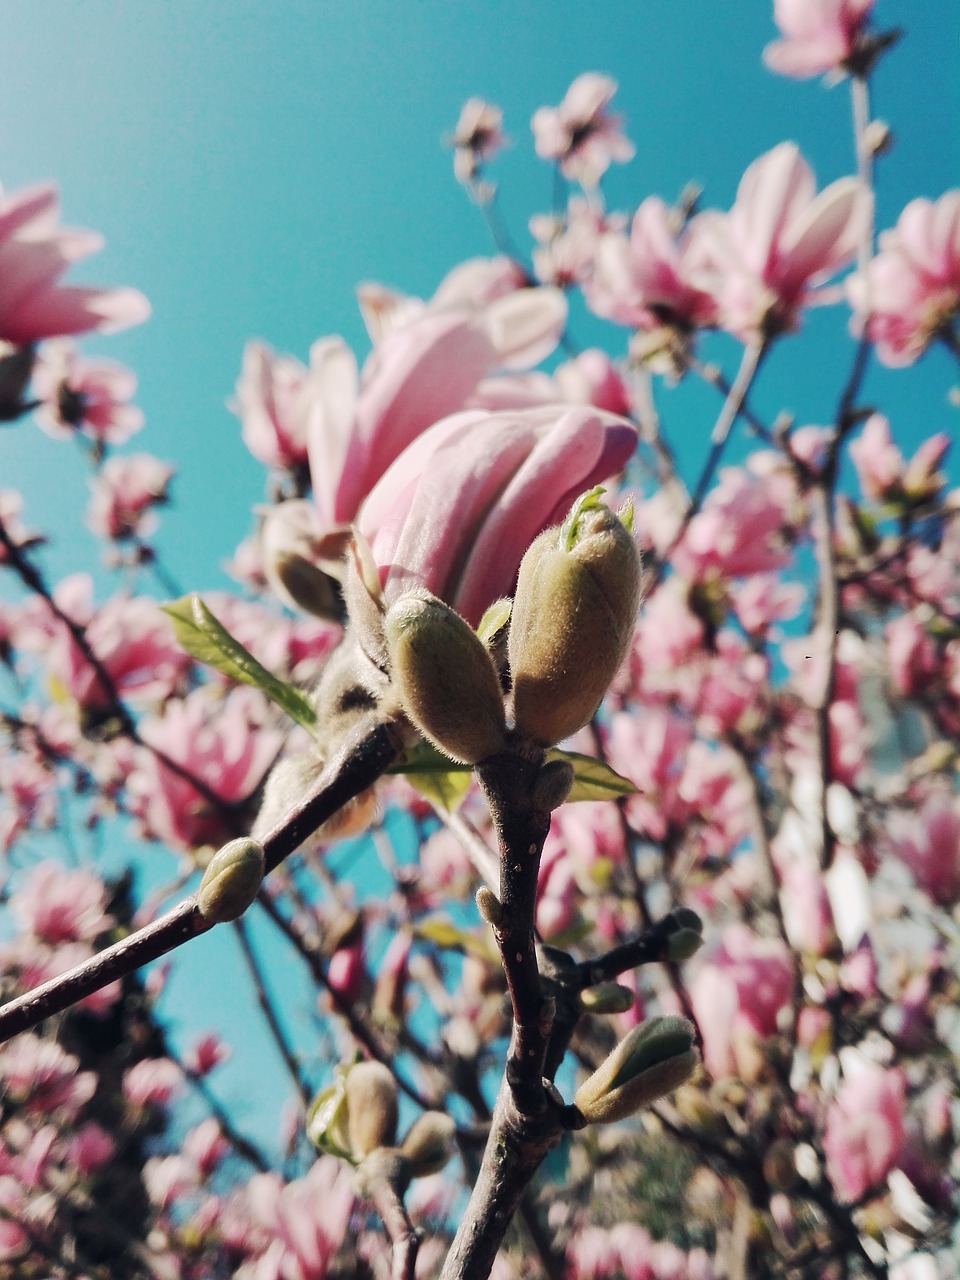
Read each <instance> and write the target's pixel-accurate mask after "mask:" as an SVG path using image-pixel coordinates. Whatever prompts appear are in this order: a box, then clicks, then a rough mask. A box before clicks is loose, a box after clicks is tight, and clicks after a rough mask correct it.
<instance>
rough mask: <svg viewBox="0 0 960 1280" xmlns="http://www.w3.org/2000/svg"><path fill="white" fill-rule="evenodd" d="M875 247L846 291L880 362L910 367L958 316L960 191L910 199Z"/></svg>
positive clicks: (850, 280)
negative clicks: (934, 198)
mask: <svg viewBox="0 0 960 1280" xmlns="http://www.w3.org/2000/svg"><path fill="white" fill-rule="evenodd" d="M879 245H880V249H879V252H878V253H877V255H876V257H874V258H873V260H872V261H871V262H870V265H869V266H868V268H867V272H866V276H865V277H864V275H862V274H860V273H858V274H856V275H853V276H851V277H850V279H849V280H848V281H847V291H848V294H849V297H850V301H851V303H852V305H853V308H854V310H855V311H856V312H857V315H858V317H859V320H860V323H862V322H863V321H864V320H865V321H866V326H867V334H868V336H869V337H870V338H871V339H872V340H873V341H874V342H875V343H876V344H877V355H878V356H879V357H880V360H881V361H882V362H883V363H884V364H888V365H907V364H913V362H914V361H915V360H917V359H918V358H919V357H920V356H921V355H922V354H923V352H924V351H925V350H926V349H927V347H928V346H929V345H930V343H931V342H932V341H933V340H934V339H935V338H936V337H937V336H938V334H940V333H945V332H946V331H947V330H948V328H949V325H950V323H951V321H952V320H953V319H954V318H955V317H956V316H957V315H958V313H960V191H948V192H946V194H944V195H942V196H941V197H940V199H939V200H923V199H918V200H911V201H910V203H909V204H908V205H907V206H906V208H905V209H904V210H903V212H902V213H901V214H900V217H899V218H898V219H897V225H896V227H894V228H893V230H892V231H882V232H881V233H880V237H879Z"/></svg>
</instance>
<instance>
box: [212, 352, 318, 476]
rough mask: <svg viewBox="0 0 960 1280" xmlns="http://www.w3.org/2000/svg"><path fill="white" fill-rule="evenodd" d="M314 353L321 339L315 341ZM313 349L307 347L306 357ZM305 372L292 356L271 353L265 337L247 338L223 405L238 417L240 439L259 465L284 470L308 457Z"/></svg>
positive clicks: (309, 389)
mask: <svg viewBox="0 0 960 1280" xmlns="http://www.w3.org/2000/svg"><path fill="white" fill-rule="evenodd" d="M314 351H315V352H317V354H318V356H319V354H320V353H321V352H322V351H323V347H322V345H321V344H320V343H317V344H316V345H315V347H314ZM314 351H311V363H312V362H313V356H314ZM313 390H314V387H313V384H312V383H311V380H310V373H309V371H308V370H307V369H305V368H304V366H303V365H302V364H301V363H300V361H299V360H295V359H294V358H293V356H276V355H274V354H273V352H272V351H271V350H270V348H269V347H268V346H267V345H266V343H265V342H256V341H255V342H248V343H247V345H246V347H245V348H244V351H243V364H242V366H241V369H240V377H239V379H238V380H237V386H236V391H235V394H234V396H233V398H232V399H231V400H230V401H229V402H228V407H229V408H230V409H231V410H232V411H233V412H234V413H235V414H236V415H237V417H238V418H239V419H240V422H241V423H242V432H241V435H242V438H243V443H244V444H245V445H246V446H247V448H248V449H249V450H250V452H251V453H252V454H253V456H254V457H255V458H256V459H257V461H258V462H262V463H263V464H264V466H267V467H276V468H277V469H279V470H287V469H291V468H295V467H298V466H302V465H303V464H304V463H305V462H306V460H307V428H308V426H309V423H310V410H311V407H312V404H311V393H312V392H313Z"/></svg>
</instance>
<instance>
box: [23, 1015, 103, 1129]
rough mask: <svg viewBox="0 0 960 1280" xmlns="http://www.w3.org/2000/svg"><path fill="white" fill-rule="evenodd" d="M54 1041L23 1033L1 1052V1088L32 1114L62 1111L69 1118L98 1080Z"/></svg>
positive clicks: (90, 1094)
mask: <svg viewBox="0 0 960 1280" xmlns="http://www.w3.org/2000/svg"><path fill="white" fill-rule="evenodd" d="M79 1065H80V1063H79V1060H78V1059H77V1058H75V1057H74V1056H73V1054H70V1053H67V1052H66V1051H65V1050H64V1049H62V1048H61V1047H60V1045H58V1044H57V1043H56V1042H55V1041H54V1040H48V1039H46V1038H45V1037H42V1036H38V1035H36V1034H35V1033H34V1032H26V1033H24V1034H23V1035H19V1036H17V1037H16V1038H15V1039H13V1040H10V1041H9V1042H8V1043H7V1044H5V1045H4V1046H3V1048H2V1049H0V1085H2V1087H3V1091H4V1093H5V1094H6V1095H8V1097H9V1099H10V1101H12V1102H19V1103H21V1104H22V1105H23V1106H24V1107H25V1108H26V1110H27V1111H28V1112H30V1113H32V1114H40V1115H46V1114H48V1113H49V1112H51V1111H58V1110H61V1109H62V1110H63V1112H64V1114H65V1115H66V1116H68V1117H70V1118H73V1117H75V1116H76V1114H77V1112H78V1111H79V1110H80V1108H81V1107H82V1106H83V1105H84V1103H86V1102H88V1101H89V1100H90V1098H92V1097H93V1093H94V1090H95V1089H96V1086H97V1077H96V1075H95V1074H94V1073H93V1072H92V1071H80V1072H78V1071H77V1068H78V1067H79Z"/></svg>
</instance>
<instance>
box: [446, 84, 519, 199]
mask: <svg viewBox="0 0 960 1280" xmlns="http://www.w3.org/2000/svg"><path fill="white" fill-rule="evenodd" d="M505 141H506V139H505V138H504V136H503V112H502V111H501V110H500V108H499V107H495V106H494V105H493V104H492V103H490V102H485V101H484V100H483V98H468V99H467V101H466V102H465V103H464V104H463V107H462V109H461V111H460V118H459V120H458V121H457V127H456V129H454V131H453V136H452V137H451V139H450V145H451V146H452V147H453V172H454V174H455V175H456V178H457V181H458V182H464V183H470V182H473V181H474V180H475V179H476V178H477V176H478V174H479V171H480V170H481V168H482V167H483V165H484V164H486V162H487V161H488V160H491V159H492V158H493V157H494V156H495V155H496V154H497V152H498V151H499V150H500V149H501V147H503V145H504V143H505Z"/></svg>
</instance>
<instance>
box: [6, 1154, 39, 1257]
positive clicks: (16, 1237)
mask: <svg viewBox="0 0 960 1280" xmlns="http://www.w3.org/2000/svg"><path fill="white" fill-rule="evenodd" d="M26 1221H27V1195H26V1192H25V1191H24V1189H23V1186H22V1185H21V1183H20V1179H19V1178H16V1177H13V1176H12V1175H10V1174H3V1175H2V1176H0V1262H5V1263H10V1262H13V1261H14V1260H15V1259H16V1258H21V1257H23V1255H24V1254H26V1253H28V1252H29V1251H30V1247H31V1235H32V1232H31V1231H28V1230H27V1227H26V1225H24V1224H25V1223H26Z"/></svg>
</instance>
